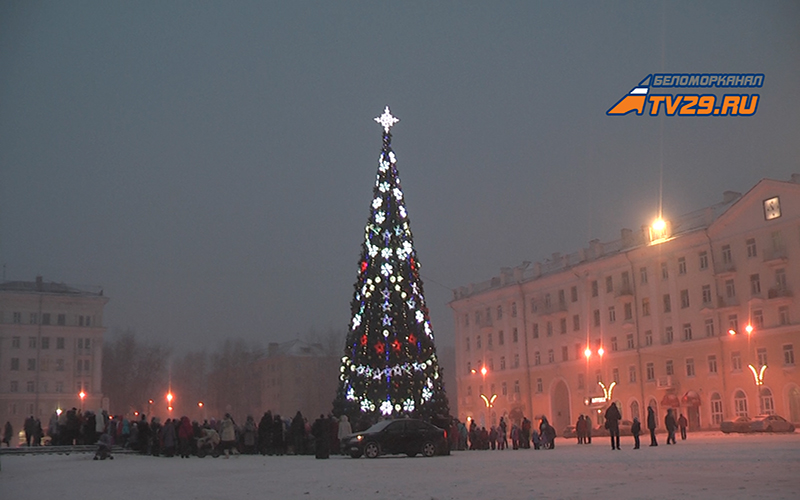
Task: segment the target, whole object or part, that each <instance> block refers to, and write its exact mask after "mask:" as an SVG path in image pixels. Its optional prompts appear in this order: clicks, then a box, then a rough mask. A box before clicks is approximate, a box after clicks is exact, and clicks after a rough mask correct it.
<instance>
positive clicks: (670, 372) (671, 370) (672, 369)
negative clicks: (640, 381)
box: [665, 359, 675, 375]
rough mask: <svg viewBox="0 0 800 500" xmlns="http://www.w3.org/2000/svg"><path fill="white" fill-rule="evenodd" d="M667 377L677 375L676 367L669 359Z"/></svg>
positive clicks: (666, 367)
mask: <svg viewBox="0 0 800 500" xmlns="http://www.w3.org/2000/svg"><path fill="white" fill-rule="evenodd" d="M665 369H666V372H667V375H675V367H674V366H673V364H672V360H671V359H668V360H667V362H666V366H665Z"/></svg>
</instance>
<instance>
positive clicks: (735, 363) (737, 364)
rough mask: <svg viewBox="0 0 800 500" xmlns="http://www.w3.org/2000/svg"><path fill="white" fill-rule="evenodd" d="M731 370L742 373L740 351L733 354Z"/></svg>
mask: <svg viewBox="0 0 800 500" xmlns="http://www.w3.org/2000/svg"><path fill="white" fill-rule="evenodd" d="M731 370H732V371H735V372H740V371H742V353H741V352H739V351H733V352H731Z"/></svg>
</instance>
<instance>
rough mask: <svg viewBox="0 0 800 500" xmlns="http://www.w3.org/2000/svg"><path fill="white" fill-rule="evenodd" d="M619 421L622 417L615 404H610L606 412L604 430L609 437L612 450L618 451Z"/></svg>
mask: <svg viewBox="0 0 800 500" xmlns="http://www.w3.org/2000/svg"><path fill="white" fill-rule="evenodd" d="M621 419H622V415H621V414H620V413H619V408H617V405H616V404H615V403H611V404H610V405H609V407H608V409H607V410H606V428H607V429H608V434H609V435H610V436H611V449H612V450H619V421H620V420H621Z"/></svg>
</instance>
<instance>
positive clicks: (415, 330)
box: [334, 106, 449, 420]
mask: <svg viewBox="0 0 800 500" xmlns="http://www.w3.org/2000/svg"><path fill="white" fill-rule="evenodd" d="M375 122H376V123H378V124H379V125H380V126H381V127H382V129H383V134H382V137H383V147H382V149H381V153H380V156H379V158H378V169H377V175H376V178H375V184H374V187H373V191H372V197H371V198H370V202H369V206H370V215H369V218H368V220H367V223H366V225H365V228H364V239H363V241H362V244H361V256H360V259H359V260H358V267H357V273H356V276H357V278H356V282H355V284H354V286H353V288H354V293H353V299H352V301H351V314H350V325H349V329H348V337H347V340H346V342H345V350H344V353H343V354H344V356H343V357H342V365H341V368H340V371H339V389H338V391H337V395H336V399H335V400H334V413H335V414H336V415H341V414H347V415H348V416H349V417H350V418H351V420H352V419H360V418H362V417H366V418H368V419H372V420H375V419H377V417H378V416H392V415H394V414H398V413H405V414H409V415H413V416H416V417H423V418H426V417H428V418H430V417H435V416H437V415H439V416H446V415H448V414H449V408H448V403H447V396H446V395H445V392H444V387H443V384H442V376H441V369H440V367H439V360H438V357H437V355H436V348H435V346H434V340H433V329H432V327H431V324H430V314H429V311H428V306H427V304H426V302H425V296H424V293H423V285H422V280H421V278H420V267H421V266H420V263H419V259H418V257H417V255H416V251H415V250H414V241H413V237H412V234H411V227H410V223H409V219H408V210H407V208H406V206H405V196H404V193H403V189H402V187H401V184H400V177H399V175H398V172H397V156H396V155H395V153H394V151H392V148H391V139H392V135H391V129H392V127H393V126H394V125H395V124H396V123H397V122H399V120H398V119H397V118H396V117H395V116H393V115H392V113H391V111H390V110H389V107H388V106H387V107H386V108H385V109H384V111H383V114H382V115H380V116H378V117H376V118H375Z"/></svg>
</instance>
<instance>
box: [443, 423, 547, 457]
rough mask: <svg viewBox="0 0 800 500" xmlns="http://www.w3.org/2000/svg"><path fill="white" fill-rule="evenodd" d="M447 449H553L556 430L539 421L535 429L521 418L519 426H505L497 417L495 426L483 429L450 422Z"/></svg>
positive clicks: (482, 427)
mask: <svg viewBox="0 0 800 500" xmlns="http://www.w3.org/2000/svg"><path fill="white" fill-rule="evenodd" d="M448 436H449V438H450V449H452V450H506V449H511V450H519V449H530V448H531V447H533V449H535V450H538V449H548V450H549V449H553V448H554V447H555V438H556V429H555V427H553V426H552V425H550V423H549V422H548V420H547V417H544V416H543V417H541V419H540V420H539V425H538V429H537V428H536V427H534V425H533V422H531V420H529V419H528V418H527V417H522V420H521V421H520V423H519V424H517V423H516V422H512V423H510V424H509V422H508V421H507V420H506V419H505V417H500V421H499V422H498V423H497V425H492V426H490V427H489V429H487V428H486V427H485V426H479V425H478V424H477V422H475V420H469V425H467V424H465V423H464V422H461V421H460V420H458V419H453V421H452V424H451V425H450V428H449V429H448Z"/></svg>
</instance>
